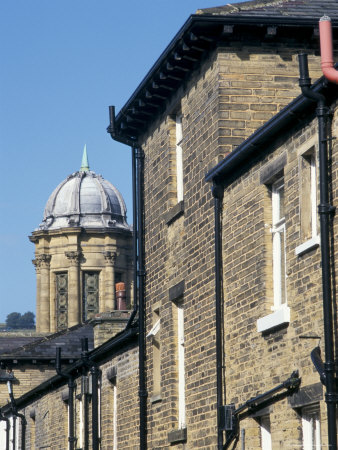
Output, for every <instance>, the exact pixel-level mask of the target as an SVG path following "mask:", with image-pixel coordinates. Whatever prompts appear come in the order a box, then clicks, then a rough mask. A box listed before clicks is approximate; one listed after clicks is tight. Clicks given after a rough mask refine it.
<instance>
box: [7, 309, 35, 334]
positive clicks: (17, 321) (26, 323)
mask: <svg viewBox="0 0 338 450" xmlns="http://www.w3.org/2000/svg"><path fill="white" fill-rule="evenodd" d="M6 327H7V328H10V329H13V330H18V329H22V328H24V329H30V330H31V329H34V328H35V314H34V313H32V312H31V311H27V312H25V313H24V314H21V313H18V312H12V313H10V314H8V316H7V318H6Z"/></svg>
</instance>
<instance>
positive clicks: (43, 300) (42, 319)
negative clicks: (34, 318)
mask: <svg viewBox="0 0 338 450" xmlns="http://www.w3.org/2000/svg"><path fill="white" fill-rule="evenodd" d="M50 260H51V255H46V254H42V255H38V256H37V258H36V260H35V261H36V264H37V265H38V267H39V270H40V282H39V285H40V289H39V290H40V297H39V313H38V315H39V331H40V332H42V333H49V332H50V299H49V269H50Z"/></svg>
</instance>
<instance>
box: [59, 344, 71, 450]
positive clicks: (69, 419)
mask: <svg viewBox="0 0 338 450" xmlns="http://www.w3.org/2000/svg"><path fill="white" fill-rule="evenodd" d="M55 370H56V373H57V374H58V375H60V376H61V377H63V378H68V427H69V431H68V442H69V450H74V449H75V442H76V437H75V435H74V388H75V383H74V379H73V377H72V375H70V374H68V373H64V372H62V371H61V347H57V348H56V359H55Z"/></svg>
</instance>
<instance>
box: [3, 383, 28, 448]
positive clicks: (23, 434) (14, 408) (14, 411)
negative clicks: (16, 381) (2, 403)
mask: <svg viewBox="0 0 338 450" xmlns="http://www.w3.org/2000/svg"><path fill="white" fill-rule="evenodd" d="M7 386H8V393H9V399H10V402H11V412H12V414H13V416H15V417H19V418H20V419H21V450H25V448H26V425H27V421H26V417H25V416H24V414H21V413H19V412H18V408H17V406H16V401H15V398H14V395H13V386H12V381H11V380H9V381H7ZM15 417H14V418H13V419H14V420H15ZM14 423H15V422H14ZM13 448H15V426H14V432H13Z"/></svg>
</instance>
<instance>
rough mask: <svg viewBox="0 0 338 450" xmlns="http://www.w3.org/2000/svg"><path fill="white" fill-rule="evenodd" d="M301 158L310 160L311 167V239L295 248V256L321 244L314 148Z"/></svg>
mask: <svg viewBox="0 0 338 450" xmlns="http://www.w3.org/2000/svg"><path fill="white" fill-rule="evenodd" d="M301 157H302V158H304V159H306V160H308V164H309V165H310V202H311V218H310V219H311V238H310V239H307V240H306V241H305V242H303V243H302V244H300V245H298V246H297V247H296V248H295V254H296V255H297V256H299V255H302V254H304V253H306V252H307V251H309V250H311V249H313V248H315V247H318V246H319V244H320V236H319V234H318V232H317V228H318V219H317V168H316V153H315V150H314V148H313V149H312V150H311V151H309V152H307V153H304V154H303V155H302V156H301Z"/></svg>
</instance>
